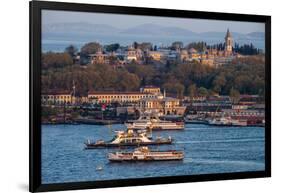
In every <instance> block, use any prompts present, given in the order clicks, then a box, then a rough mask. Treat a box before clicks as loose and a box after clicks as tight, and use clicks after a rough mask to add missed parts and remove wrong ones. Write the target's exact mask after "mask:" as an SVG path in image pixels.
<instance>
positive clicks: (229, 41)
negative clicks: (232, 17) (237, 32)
mask: <svg viewBox="0 0 281 193" xmlns="http://www.w3.org/2000/svg"><path fill="white" fill-rule="evenodd" d="M232 47H233V38H232V35H231V34H230V32H229V29H227V32H226V35H225V51H226V52H227V53H228V54H231V53H232Z"/></svg>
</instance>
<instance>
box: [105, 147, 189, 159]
mask: <svg viewBox="0 0 281 193" xmlns="http://www.w3.org/2000/svg"><path fill="white" fill-rule="evenodd" d="M183 159H184V152H183V151H177V150H168V151H151V150H150V149H149V148H148V147H146V146H144V147H139V148H136V149H135V150H134V151H133V152H125V151H124V152H114V153H109V154H108V160H109V161H111V162H121V161H172V160H183Z"/></svg>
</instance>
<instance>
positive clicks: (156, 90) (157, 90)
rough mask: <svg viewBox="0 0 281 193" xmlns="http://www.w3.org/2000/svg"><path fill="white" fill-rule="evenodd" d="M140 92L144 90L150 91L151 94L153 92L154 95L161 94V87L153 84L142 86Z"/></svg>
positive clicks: (144, 91)
mask: <svg viewBox="0 0 281 193" xmlns="http://www.w3.org/2000/svg"><path fill="white" fill-rule="evenodd" d="M140 92H142V93H150V94H153V95H161V90H160V88H159V87H157V86H152V85H149V86H145V87H141V88H140Z"/></svg>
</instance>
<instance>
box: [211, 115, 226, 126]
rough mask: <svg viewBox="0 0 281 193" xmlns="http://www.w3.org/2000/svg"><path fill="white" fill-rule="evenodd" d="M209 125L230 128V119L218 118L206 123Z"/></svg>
mask: <svg viewBox="0 0 281 193" xmlns="http://www.w3.org/2000/svg"><path fill="white" fill-rule="evenodd" d="M208 123H209V125H216V126H231V120H230V117H218V118H214V119H211V120H209V121H208Z"/></svg>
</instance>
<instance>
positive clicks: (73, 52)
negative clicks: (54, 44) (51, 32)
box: [64, 45, 78, 57]
mask: <svg viewBox="0 0 281 193" xmlns="http://www.w3.org/2000/svg"><path fill="white" fill-rule="evenodd" d="M77 51H78V49H77V48H76V47H75V46H74V45H69V46H68V47H66V48H65V51H64V52H66V53H68V54H69V55H70V56H71V57H73V56H75V55H76V53H77Z"/></svg>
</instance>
